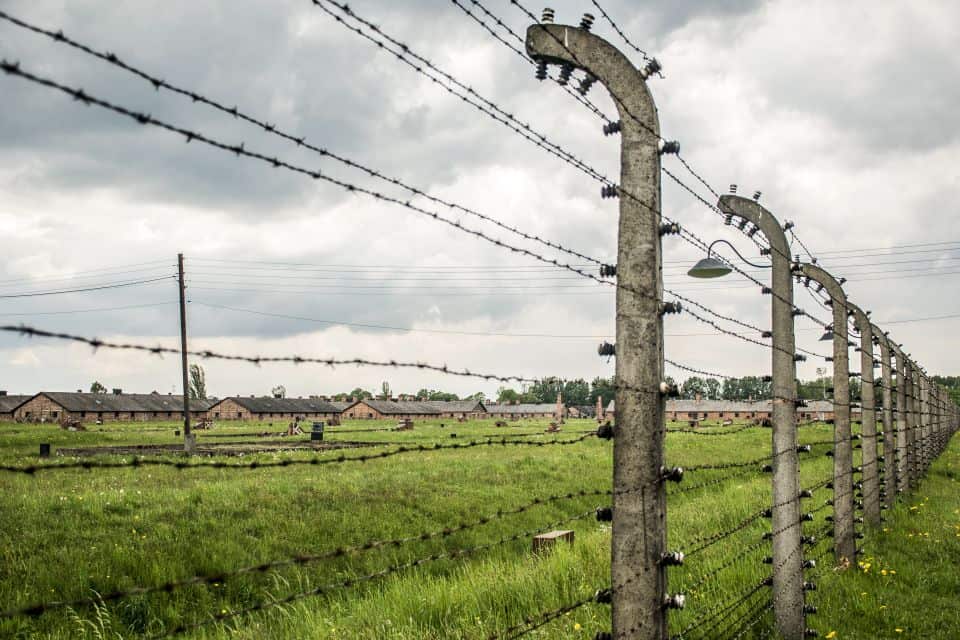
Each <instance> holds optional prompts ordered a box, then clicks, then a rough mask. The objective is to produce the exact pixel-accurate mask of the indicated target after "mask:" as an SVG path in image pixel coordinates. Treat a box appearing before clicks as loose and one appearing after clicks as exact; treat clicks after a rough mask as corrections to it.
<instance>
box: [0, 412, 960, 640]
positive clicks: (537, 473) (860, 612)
mask: <svg viewBox="0 0 960 640" xmlns="http://www.w3.org/2000/svg"><path fill="white" fill-rule="evenodd" d="M441 422H443V423H444V426H443V427H441V426H440V423H441ZM389 426H391V425H390V424H388V423H376V422H366V421H365V422H352V423H347V424H345V425H343V426H341V427H333V428H330V429H328V432H327V439H328V440H331V441H338V440H339V441H351V442H369V443H372V444H373V445H375V446H372V447H370V448H366V447H365V448H361V449H354V450H347V451H346V452H343V453H341V452H340V451H333V452H326V453H320V454H318V455H319V457H321V458H335V457H338V456H340V455H345V456H347V457H351V456H357V455H362V454H370V453H378V452H380V451H385V450H392V449H396V448H397V446H399V445H400V444H403V445H405V446H408V447H409V446H410V445H416V444H424V445H430V444H434V443H443V444H451V443H461V444H462V443H466V442H469V441H471V440H475V441H483V440H485V439H486V437H487V436H492V437H497V438H500V437H507V438H511V439H516V440H525V441H531V442H537V441H543V442H547V441H550V440H553V439H555V438H559V439H561V440H570V439H574V438H576V437H577V436H579V435H580V434H581V432H584V431H588V430H592V429H594V428H595V423H593V422H591V421H587V420H584V421H576V420H574V421H570V422H568V424H567V425H566V426H565V427H564V431H563V433H561V434H558V435H547V434H543V433H542V432H543V429H544V427H545V426H546V423H545V421H539V422H538V421H524V422H522V423H520V424H517V425H512V426H510V427H505V428H497V427H495V426H494V424H493V421H492V420H478V421H471V422H469V423H465V424H458V423H456V422H455V421H449V420H448V421H441V420H436V421H429V422H426V423H420V422H418V423H417V424H416V427H415V429H414V430H413V431H406V432H392V431H380V430H374V429H383V428H384V427H389ZM284 427H285V425H283V424H280V423H277V424H276V425H275V426H274V427H269V426H267V425H252V424H249V423H233V424H228V423H222V424H219V425H218V426H217V427H216V428H215V429H214V430H212V431H210V432H201V433H200V435H199V442H200V444H208V443H215V444H217V445H228V444H234V443H241V442H243V443H251V444H250V445H249V446H256V441H257V438H256V436H255V435H253V434H255V433H257V432H261V431H280V430H282V429H283V428H284ZM176 428H178V425H176V424H173V423H165V424H164V423H147V424H135V425H112V424H108V425H105V426H104V427H103V428H102V430H90V431H87V432H66V431H62V430H60V429H59V428H57V427H55V426H49V425H23V424H6V425H0V462H2V463H4V464H34V463H36V462H37V456H36V453H37V450H38V446H39V444H40V443H41V442H49V443H51V444H52V445H53V447H54V448H57V447H71V448H72V447H94V446H102V445H128V444H173V443H175V442H177V439H176V438H175V437H174V429H176ZM93 429H97V428H96V427H94V428H93ZM714 429H715V430H720V431H722V430H723V429H722V428H717V427H714ZM338 432H342V433H338ZM451 433H456V434H457V437H456V438H452V437H451ZM831 435H832V434H831V427H828V426H827V425H813V426H807V427H803V428H802V429H801V437H800V441H801V443H806V442H817V441H823V440H829V439H831ZM769 438H770V433H769V430H768V429H763V428H750V429H746V430H743V431H739V432H737V433H734V434H731V435H727V436H722V437H704V436H698V435H693V434H684V433H673V434H670V435H669V436H668V439H667V454H668V460H669V462H670V464H671V465H681V466H691V465H697V464H703V463H717V462H728V461H729V462H733V461H746V460H751V459H755V458H759V457H762V456H764V455H768V454H769V447H770V445H769ZM297 439H298V440H300V441H305V440H306V439H307V438H306V437H303V436H301V437H299V438H297ZM243 446H246V445H243ZM829 448H830V445H820V446H817V447H815V448H814V451H813V452H812V453H808V454H802V457H801V459H802V473H801V475H802V478H801V485H802V486H804V487H809V486H812V485H815V484H816V483H818V482H820V481H823V480H825V479H827V478H828V477H829V475H830V474H831V470H832V460H831V459H830V458H827V457H826V456H824V452H825V451H826V449H829ZM611 449H612V444H611V443H610V442H609V441H604V440H599V439H597V438H588V439H586V440H584V441H583V442H579V443H576V444H571V445H565V446H558V445H550V446H542V447H538V446H480V447H473V448H466V449H449V450H438V451H429V452H419V451H418V452H411V453H405V454H402V455H397V456H394V457H390V458H385V459H382V460H370V461H367V462H345V463H340V464H328V465H322V466H288V467H279V468H261V469H244V470H231V469H211V468H199V469H183V470H177V469H175V468H170V467H142V468H124V469H97V470H82V469H80V470H70V471H55V472H44V473H38V474H35V475H33V476H25V475H14V474H9V473H3V474H0V489H2V491H0V501H2V503H0V513H2V514H3V517H2V518H0V539H2V540H3V542H2V545H0V554H2V556H0V558H2V561H0V610H8V609H13V608H18V607H23V606H27V605H31V604H34V603H37V602H44V601H57V600H74V599H84V598H91V597H96V596H97V594H108V593H110V592H112V591H115V590H124V589H129V588H131V587H133V586H137V585H139V586H149V585H158V584H162V583H164V582H167V581H172V580H181V579H184V578H189V577H190V576H193V575H196V574H204V575H206V574H216V573H218V572H222V571H232V570H235V569H238V568H241V567H244V566H248V565H256V564H259V563H264V562H268V561H273V560H278V559H284V558H290V557H294V556H297V555H303V554H313V555H317V554H320V555H322V554H325V553H327V552H331V551H335V550H337V549H340V548H344V547H355V546H360V545H363V544H364V543H367V542H369V541H377V540H389V539H393V538H405V537H411V536H417V535H419V534H425V533H433V534H434V535H432V536H430V537H428V538H427V539H425V540H415V541H408V542H405V543H403V544H400V545H387V546H383V547H377V548H373V549H367V550H357V551H352V552H348V553H343V554H340V555H336V556H335V557H332V558H327V559H324V560H321V561H317V562H309V563H294V564H292V565H291V566H283V567H278V568H276V569H275V570H271V571H263V572H260V571H258V572H252V573H249V574H246V575H241V576H237V577H235V578H232V579H230V580H227V581H220V580H211V581H209V583H203V584H194V585H190V586H187V587H184V588H181V589H176V590H174V591H172V592H169V593H167V592H160V593H152V594H143V595H135V596H131V597H127V598H123V599H120V600H117V601H110V602H106V603H102V604H100V605H95V606H77V607H72V608H71V607H67V608H60V609H57V610H53V611H50V612H47V613H44V614H43V615H40V616H36V617H24V616H17V617H13V618H10V619H4V620H0V637H3V638H7V637H10V638H34V637H43V638H136V637H145V636H146V637H150V636H153V635H160V634H163V633H166V632H169V631H171V630H173V629H175V628H176V627H177V626H178V625H188V626H189V625H194V624H198V623H203V622H208V623H209V624H205V625H203V626H200V627H197V628H194V629H190V630H188V631H187V632H185V633H183V634H182V635H181V637H188V638H226V637H234V638H250V639H253V638H258V639H259V638H394V639H398V640H399V639H410V640H413V639H420V638H431V639H440V638H477V639H479V638H488V637H490V636H491V635H493V634H497V633H499V632H501V631H503V630H505V629H507V628H509V627H511V626H512V625H518V624H521V623H523V622H524V619H525V618H527V617H532V618H534V619H536V617H537V614H539V613H540V612H548V611H552V610H555V609H558V608H560V607H563V606H565V605H568V604H571V603H574V602H577V601H580V600H582V599H584V598H586V597H588V596H590V595H591V594H592V593H593V592H594V591H595V590H597V589H599V588H603V587H607V586H609V540H610V532H609V526H608V525H607V524H605V523H599V522H597V521H596V519H595V518H594V517H593V510H594V509H595V508H596V507H598V506H602V505H608V504H610V498H609V496H604V495H588V496H577V497H572V498H567V497H561V498H559V499H555V500H549V501H546V502H544V503H543V504H537V505H533V506H530V507H529V508H524V509H522V510H519V509H518V508H520V507H523V506H525V505H529V504H530V503H531V502H533V501H534V500H535V499H538V498H540V499H545V498H549V497H550V496H563V495H564V494H567V493H569V492H581V491H586V492H603V491H606V490H608V489H610V478H611V473H612V469H611ZM314 455H315V454H313V453H311V452H270V453H263V454H246V455H244V456H243V457H231V458H216V459H217V460H224V461H226V462H227V463H247V462H250V461H251V460H259V461H265V462H268V461H277V460H284V459H309V458H312V457H314ZM857 455H859V452H857ZM84 459H85V460H119V459H122V458H121V457H108V458H84ZM126 459H129V457H128V458H126ZM69 460H71V459H70V458H60V459H57V460H53V461H51V462H52V463H55V462H66V461H69ZM208 460H209V459H208ZM958 464H960V446H958V445H956V444H955V445H954V446H953V447H952V448H951V449H950V450H948V452H947V453H946V455H944V456H943V457H942V458H941V459H940V460H939V461H938V462H937V463H935V465H934V466H933V468H932V469H931V472H930V474H929V476H928V478H927V479H926V480H925V482H924V484H923V485H922V486H921V487H920V489H919V490H918V491H917V492H916V493H915V494H913V495H911V496H908V497H906V498H905V499H904V500H903V502H902V504H901V505H900V506H898V508H897V509H895V510H893V511H888V512H886V517H887V522H886V523H885V524H884V530H882V531H881V530H877V531H868V532H867V539H866V540H865V543H866V544H865V546H866V549H867V556H866V558H865V562H869V565H870V566H869V567H867V566H866V565H864V567H858V568H852V569H851V570H849V571H845V572H841V571H834V570H832V568H831V567H832V563H830V562H829V560H830V554H827V556H826V560H827V561H826V562H825V563H822V564H821V566H820V568H819V569H818V570H817V571H816V574H817V575H816V576H812V579H813V580H815V581H816V582H817V584H818V587H819V588H818V590H817V591H816V592H813V593H811V594H810V601H811V602H813V603H815V604H817V605H818V606H819V608H820V612H819V613H818V614H817V615H815V616H810V618H809V624H810V626H811V627H814V628H816V629H818V630H819V631H820V632H821V633H822V634H824V635H826V634H827V633H829V632H834V633H835V635H834V636H833V637H836V638H887V637H890V638H901V637H916V638H919V637H923V638H956V637H960V618H958V615H960V614H958V613H957V611H958V608H957V607H956V605H955V602H954V600H955V598H956V596H957V594H958V592H960V577H958V575H957V572H956V570H955V567H954V563H955V561H956V559H957V558H958V557H960V511H958V509H960V497H958V495H957V491H956V484H955V482H956V472H957V465H958ZM769 482H770V477H769V475H768V474H764V473H762V472H761V471H760V465H755V466H754V465H751V466H748V467H744V468H734V469H726V470H718V471H710V470H700V471H691V472H688V474H687V476H686V477H685V478H684V481H683V482H682V483H681V484H679V485H671V486H670V487H669V494H670V495H669V498H668V529H669V534H668V538H669V546H670V548H671V549H678V550H685V551H688V552H689V551H690V550H691V549H694V548H696V547H698V546H702V545H701V544H699V543H698V541H701V540H703V539H704V538H707V537H708V536H710V535H711V534H713V533H715V532H719V531H724V530H728V529H730V528H732V527H734V526H735V525H737V523H739V522H741V521H743V520H744V519H745V518H747V517H749V516H750V515H751V514H754V513H756V512H757V511H759V510H760V509H762V508H764V507H765V506H769V502H770V499H769V494H770V487H769ZM701 485H702V486H701ZM830 495H831V492H830V490H828V489H825V488H824V489H820V490H818V491H817V492H816V493H815V494H814V497H813V498H812V499H808V500H805V501H804V503H805V505H804V510H805V511H813V510H814V509H818V510H817V511H816V519H815V521H814V522H810V523H806V524H805V526H804V530H805V532H807V533H818V534H819V533H820V532H821V531H822V530H824V528H825V526H828V525H826V523H825V521H824V517H825V516H828V515H830V513H831V511H830V508H829V507H824V505H825V501H826V500H827V499H828V498H829V497H830ZM914 507H915V508H914ZM500 510H502V511H505V512H511V511H515V510H517V511H518V512H517V513H507V514H505V515H503V516H502V517H497V518H493V519H491V520H490V521H489V522H487V523H485V524H482V525H478V526H471V527H469V528H466V529H464V530H462V531H456V532H446V533H444V530H445V529H448V528H454V527H457V526H458V525H461V524H476V523H477V522H478V521H479V520H480V519H481V518H483V517H484V516H493V515H496V514H497V513H498V511H500ZM544 528H546V529H548V530H549V529H556V528H563V529H572V530H574V531H575V533H576V540H575V542H574V544H573V545H572V546H566V545H564V546H561V547H560V548H558V549H557V550H556V551H554V552H551V553H548V554H543V555H539V556H537V555H533V554H532V553H531V551H530V547H531V538H532V536H533V535H534V534H535V533H536V532H539V530H542V529H544ZM765 531H769V520H766V519H764V518H759V519H757V520H754V521H752V522H750V523H749V524H748V525H747V526H745V527H744V528H742V529H741V530H739V531H738V532H737V533H735V534H733V535H731V536H729V537H726V538H724V539H722V540H720V541H719V542H717V543H715V544H712V545H710V546H707V547H706V548H704V549H703V550H702V551H699V552H696V553H693V554H691V555H690V557H688V559H687V562H686V563H685V565H684V566H683V567H677V568H671V569H670V570H669V579H670V590H671V592H683V593H686V594H687V607H686V609H684V610H683V611H678V612H671V614H670V618H671V632H672V633H678V632H680V631H682V630H685V629H687V628H690V627H692V630H691V631H689V632H687V633H686V635H684V637H685V638H701V637H704V638H713V637H726V635H735V634H733V633H732V632H733V631H734V630H735V629H734V627H733V623H734V622H736V621H737V620H738V619H740V618H745V619H746V620H748V621H749V620H754V619H755V622H756V624H755V625H754V626H753V627H751V628H750V629H749V630H748V631H747V632H745V634H744V635H743V636H742V637H745V638H750V637H755V636H756V637H759V636H761V635H763V633H765V632H766V630H768V629H769V624H770V613H769V611H767V610H765V609H764V607H765V605H766V604H767V603H769V600H770V593H769V588H766V587H765V588H763V589H761V590H759V591H758V592H757V593H756V594H755V596H754V597H752V598H749V599H748V600H747V601H746V602H744V603H743V604H741V605H738V606H736V607H734V608H733V609H731V610H730V611H729V612H728V615H727V617H726V618H724V619H722V620H721V621H720V622H719V623H718V624H714V622H709V623H708V624H701V623H702V622H703V620H704V619H706V618H709V617H711V616H710V614H711V612H713V611H715V610H717V609H720V608H722V605H724V604H726V603H729V602H735V601H736V600H738V599H739V597H740V596H741V595H742V594H744V593H747V592H748V591H749V590H750V589H751V588H752V587H753V586H754V585H756V584H757V583H758V582H759V581H761V580H762V579H763V578H764V577H765V576H767V575H769V573H770V571H771V567H770V566H769V565H767V564H764V563H763V562H762V560H763V558H764V557H765V556H767V555H769V554H770V545H769V542H765V541H764V540H763V539H762V535H763V533H764V532H765ZM928 534H929V535H928ZM501 541H504V542H501ZM828 544H829V539H825V540H824V542H821V544H820V545H818V546H817V547H815V548H813V549H810V550H808V556H810V555H817V554H818V553H823V552H824V551H826V550H827V545H828ZM476 547H480V548H476ZM461 550H467V552H465V553H462V554H461V553H459V552H460V551H461ZM451 552H454V553H453V555H454V557H449V554H451ZM444 553H446V554H448V555H447V556H444V555H443V554H444ZM438 554H439V555H441V557H440V558H436V559H433V558H431V557H432V556H436V555H438ZM421 558H431V559H429V560H427V561H425V562H423V563H420V564H418V565H417V566H415V567H406V568H399V569H394V568H395V567H402V566H403V565H405V564H408V563H411V562H412V561H415V560H418V559H421ZM384 570H388V571H387V572H386V573H385V574H383V575H382V576H378V577H373V578H369V579H363V580H358V581H356V582H353V583H352V584H349V585H344V584H343V583H344V582H347V581H352V580H355V579H356V578H362V577H365V576H369V575H371V574H374V573H377V572H381V571H384ZM883 571H886V574H884V573H882V572H883ZM891 571H895V573H891ZM811 573H813V572H811ZM327 585H335V586H330V587H329V588H327ZM311 590H313V591H316V592H317V593H316V594H314V595H310V596H308V597H303V598H299V599H294V600H292V601H290V602H287V603H283V604H279V605H278V604H276V603H277V601H279V600H282V599H284V598H288V597H289V596H293V595H296V594H300V593H303V592H307V591H311ZM251 606H254V607H263V608H262V610H258V611H255V612H251V613H249V614H242V615H235V616H232V615H231V614H234V613H238V612H240V611H241V610H243V609H245V608H247V607H251ZM754 610H756V612H757V613H756V615H755V616H747V614H748V613H750V612H752V611H754ZM215 615H219V616H227V618H226V619H224V620H222V621H219V622H213V621H212V616H215ZM897 629H900V631H897ZM600 630H609V607H608V606H606V605H597V604H587V605H585V606H581V607H579V608H577V609H575V610H573V611H571V612H570V613H569V614H567V615H561V616H559V618H558V619H556V620H553V621H551V622H549V623H548V624H546V625H544V626H543V627H541V628H539V629H537V630H535V631H533V632H532V633H530V634H529V636H527V637H532V638H592V637H593V634H594V633H595V632H596V631H600ZM728 631H729V633H728Z"/></svg>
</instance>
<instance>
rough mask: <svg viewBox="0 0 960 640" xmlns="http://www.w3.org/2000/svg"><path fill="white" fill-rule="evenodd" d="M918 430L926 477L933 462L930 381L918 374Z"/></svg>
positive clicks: (922, 467)
mask: <svg viewBox="0 0 960 640" xmlns="http://www.w3.org/2000/svg"><path fill="white" fill-rule="evenodd" d="M920 424H921V425H923V426H922V427H921V429H920V433H921V437H922V440H921V446H920V460H921V469H922V473H923V475H926V473H927V469H929V468H930V463H931V462H933V451H932V449H933V428H932V422H931V417H930V379H929V378H928V377H927V376H925V375H924V374H923V373H922V372H921V373H920Z"/></svg>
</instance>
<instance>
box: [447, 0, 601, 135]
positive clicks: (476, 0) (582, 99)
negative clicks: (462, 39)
mask: <svg viewBox="0 0 960 640" xmlns="http://www.w3.org/2000/svg"><path fill="white" fill-rule="evenodd" d="M450 1H451V2H452V3H453V4H454V5H455V6H456V7H457V8H458V9H460V10H461V11H462V12H464V13H465V14H467V15H468V16H469V17H470V19H471V20H473V21H474V22H476V23H477V24H478V25H480V26H481V27H483V29H484V30H485V31H486V32H487V33H489V34H490V36H491V37H493V38H494V39H495V40H497V41H498V42H500V43H501V44H502V45H503V46H505V47H507V48H508V49H510V50H511V51H513V52H514V53H516V54H517V55H518V56H520V57H521V58H523V59H524V60H526V61H527V62H528V63H530V64H532V65H536V64H537V63H536V61H535V60H534V59H533V58H531V57H530V56H528V55H527V54H526V52H525V51H523V50H521V49H520V48H518V47H517V46H516V45H514V44H512V43H510V42H507V41H506V40H505V39H504V38H503V36H501V35H500V34H499V33H497V32H496V30H495V29H493V28H492V27H491V26H490V25H488V24H487V23H486V22H485V21H484V20H483V19H482V18H480V17H478V16H477V15H476V14H474V13H473V12H472V11H471V10H470V9H469V8H468V7H467V6H466V4H465V2H461V0H450ZM470 2H471V4H473V6H474V7H476V8H477V9H479V10H480V11H482V12H483V13H484V14H485V15H486V16H487V17H488V18H490V19H491V20H493V21H494V22H495V23H496V25H497V26H498V27H500V28H501V29H503V30H504V31H506V32H507V33H508V34H509V35H510V36H511V37H512V38H513V39H514V40H517V41H519V42H520V44H521V45H522V46H523V45H525V42H524V39H523V38H522V37H520V35H519V34H518V33H517V32H516V31H514V30H513V29H511V28H510V26H509V25H508V24H506V23H505V22H504V21H503V20H502V19H501V18H500V17H498V16H497V15H496V14H494V13H493V12H492V11H490V9H488V8H487V7H485V6H484V5H483V3H481V2H480V0H470ZM547 78H550V79H551V80H553V81H554V82H556V83H557V85H558V86H559V87H560V88H562V89H563V90H564V91H566V92H567V93H568V94H570V95H571V96H572V97H573V99H574V100H576V101H577V102H579V103H580V104H582V105H583V106H585V107H586V108H587V109H589V110H590V111H592V112H593V114H594V115H596V116H597V117H598V118H600V119H601V120H603V121H604V122H608V123H609V122H610V118H608V117H607V116H606V115H605V114H604V113H603V111H601V110H600V108H599V107H597V105H595V104H594V103H593V102H592V101H591V100H590V99H589V98H587V96H585V95H581V94H580V93H579V92H578V91H576V90H574V89H573V88H571V87H570V85H569V84H568V83H566V82H560V80H559V77H554V76H553V75H551V74H550V73H549V71H548V72H547Z"/></svg>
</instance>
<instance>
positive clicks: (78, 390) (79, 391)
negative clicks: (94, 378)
mask: <svg viewBox="0 0 960 640" xmlns="http://www.w3.org/2000/svg"><path fill="white" fill-rule="evenodd" d="M4 393H6V391H4ZM77 393H83V389H77Z"/></svg>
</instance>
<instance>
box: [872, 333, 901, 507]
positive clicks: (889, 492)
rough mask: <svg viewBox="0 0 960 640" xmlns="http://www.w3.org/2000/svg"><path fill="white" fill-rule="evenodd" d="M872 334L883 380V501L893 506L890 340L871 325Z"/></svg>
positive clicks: (894, 449)
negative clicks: (878, 345) (884, 493)
mask: <svg viewBox="0 0 960 640" xmlns="http://www.w3.org/2000/svg"><path fill="white" fill-rule="evenodd" d="M873 335H875V336H876V337H877V339H878V341H879V342H880V377H881V379H882V380H883V457H884V459H885V463H884V467H883V477H884V480H885V481H886V484H885V488H886V497H885V499H884V501H883V503H884V504H885V505H886V506H887V507H891V508H892V507H893V504H894V503H895V502H896V500H897V472H898V470H897V453H896V452H897V433H896V431H895V430H894V428H893V376H892V374H891V371H890V341H889V340H887V336H885V335H883V332H882V331H880V329H879V328H878V327H877V326H876V325H873Z"/></svg>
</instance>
